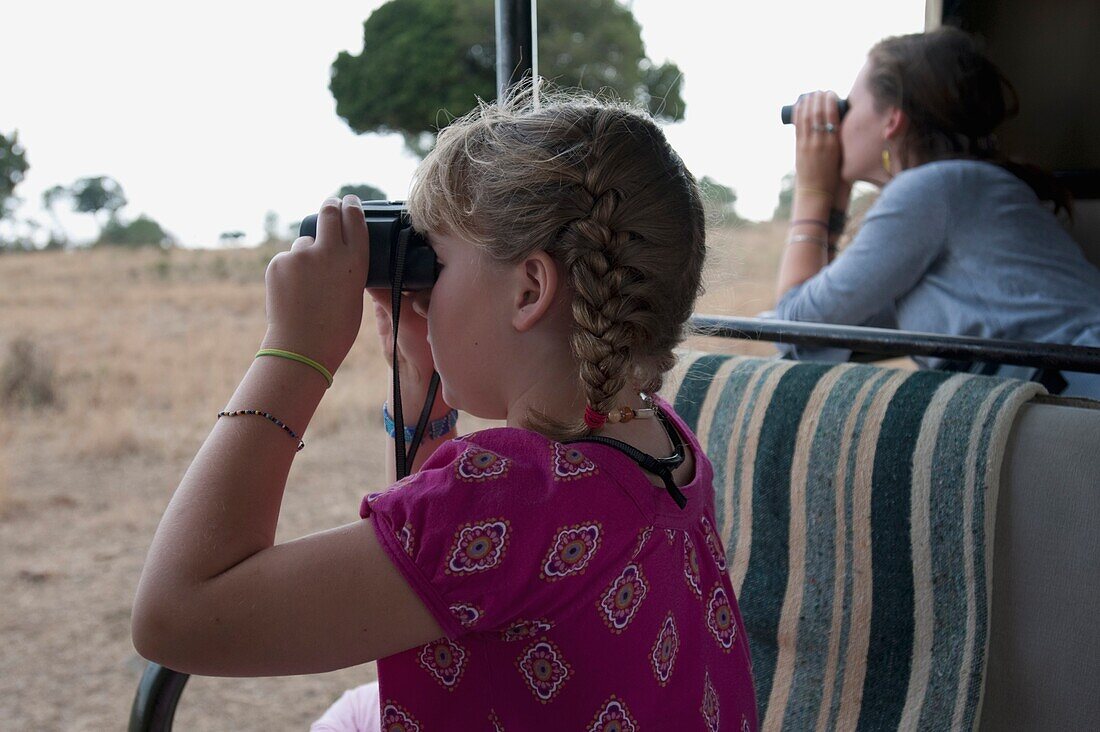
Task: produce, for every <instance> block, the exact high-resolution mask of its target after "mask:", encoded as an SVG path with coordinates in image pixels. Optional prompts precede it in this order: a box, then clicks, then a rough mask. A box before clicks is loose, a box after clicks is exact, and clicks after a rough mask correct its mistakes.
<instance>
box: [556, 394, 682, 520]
mask: <svg viewBox="0 0 1100 732" xmlns="http://www.w3.org/2000/svg"><path fill="white" fill-rule="evenodd" d="M653 414H654V415H656V417H657V419H658V420H660V422H661V426H662V427H664V428H665V432H666V433H667V434H668V439H669V440H670V441H671V442H672V446H673V448H674V449H675V452H673V453H672V454H671V455H669V456H668V457H663V458H655V457H653V456H652V455H647V454H646V453H644V452H642V451H641V450H639V449H637V448H636V447H634V446H632V445H628V444H626V443H625V442H621V441H620V440H614V439H612V438H610V437H600V436H593V437H583V438H581V439H578V440H567V441H565V442H564V443H562V444H566V445H568V444H571V443H574V442H598V443H600V444H601V445H608V446H609V447H613V448H615V449H616V450H619V451H620V452H622V453H624V454H625V455H626V456H627V457H629V458H630V459H631V460H633V461H634V462H636V463H638V465H639V466H641V468H642V469H643V470H647V471H649V472H650V473H653V474H654V475H656V476H658V477H660V479H661V480H663V481H664V483H665V490H666V491H668V495H669V496H671V497H672V500H673V501H675V502H676V505H677V506H679V507H680V508H681V509H683V508H686V507H687V496H685V495H684V494H683V492H681V491H680V489H679V488H678V487H677V486H676V483H675V481H673V480H672V471H673V470H675V469H676V468H678V467H680V466H681V465H683V463H684V457H685V452H684V441H683V439H682V438H681V437H680V432H679V431H678V430H677V429H676V425H674V424H672V422H671V421H670V420H669V419H668V417H666V416H665V414H664V412H662V411H661V409H660V407H658V406H656V405H654V407H653Z"/></svg>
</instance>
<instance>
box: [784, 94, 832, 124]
mask: <svg viewBox="0 0 1100 732" xmlns="http://www.w3.org/2000/svg"><path fill="white" fill-rule="evenodd" d="M801 98H802V97H799V99H801ZM796 104H797V102H796ZM836 110H837V112H839V113H840V119H844V115H846V114H848V100H847V99H840V100H838V101H837V103H836ZM793 115H794V104H788V105H787V106H786V107H783V108H782V109H780V110H779V118H780V119H781V120H783V124H785V125H789V124H791V122H792V119H791V118H792V116H793Z"/></svg>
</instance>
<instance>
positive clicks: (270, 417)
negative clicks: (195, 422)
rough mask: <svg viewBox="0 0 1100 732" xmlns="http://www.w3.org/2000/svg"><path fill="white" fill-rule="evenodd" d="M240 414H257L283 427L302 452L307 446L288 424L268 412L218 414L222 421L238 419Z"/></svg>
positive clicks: (255, 410)
mask: <svg viewBox="0 0 1100 732" xmlns="http://www.w3.org/2000/svg"><path fill="white" fill-rule="evenodd" d="M240 414H255V415H257V416H260V417H263V418H264V419H269V420H271V421H272V422H274V423H275V424H277V425H279V426H280V427H282V428H283V430H285V431H286V433H287V434H288V435H290V436H291V437H293V438H294V439H295V440H297V441H298V449H299V450H301V449H302V448H303V447H305V446H306V443H305V442H303V441H302V438H300V437H299V436H298V434H297V433H296V432H295V431H294V430H292V429H290V428H289V427H287V426H286V424H285V423H284V422H283V421H282V420H281V419H279V418H278V417H276V416H274V415H271V414H268V413H267V412H261V411H259V410H257V409H237V410H235V411H232V412H218V419H221V418H222V417H236V416H237V415H240Z"/></svg>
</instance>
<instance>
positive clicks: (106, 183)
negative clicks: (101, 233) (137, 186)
mask: <svg viewBox="0 0 1100 732" xmlns="http://www.w3.org/2000/svg"><path fill="white" fill-rule="evenodd" d="M69 193H70V194H71V195H72V198H73V208H75V209H76V211H77V212H78V213H89V214H91V215H92V216H93V217H94V218H95V219H96V223H99V224H100V229H101V230H103V229H104V228H105V224H103V223H100V222H99V216H98V214H99V212H100V211H106V212H107V219H108V221H110V220H113V219H114V218H115V216H116V215H117V214H118V210H119V209H120V208H122V207H123V206H125V205H126V196H125V194H123V192H122V186H120V185H119V184H118V181H116V180H115V179H114V178H109V177H107V176H105V175H99V176H95V177H91V178H80V179H79V180H77V181H76V182H75V183H73V185H72V188H70V189H69Z"/></svg>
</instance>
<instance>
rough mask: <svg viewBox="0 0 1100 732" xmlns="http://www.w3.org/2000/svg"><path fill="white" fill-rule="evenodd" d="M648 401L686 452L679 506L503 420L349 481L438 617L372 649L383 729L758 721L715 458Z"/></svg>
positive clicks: (598, 452)
mask: <svg viewBox="0 0 1100 732" xmlns="http://www.w3.org/2000/svg"><path fill="white" fill-rule="evenodd" d="M657 401H658V404H659V406H661V407H662V408H663V409H664V411H665V413H666V414H668V415H669V416H670V417H671V418H672V421H673V423H674V424H675V425H676V427H678V428H679V430H680V432H681V434H682V435H683V437H684V439H685V443H686V444H687V445H690V447H691V449H692V452H693V454H694V456H695V459H696V470H695V478H694V480H693V481H692V482H691V483H689V484H688V485H686V486H683V487H682V490H683V493H684V495H686V496H687V498H688V504H687V507H686V508H685V509H684V510H681V509H680V508H678V507H677V506H676V504H675V503H674V502H673V500H672V498H671V497H669V495H668V493H667V492H666V491H665V489H664V488H659V487H657V486H655V485H653V484H652V483H651V482H650V481H649V480H648V479H647V477H646V475H645V473H643V472H642V470H641V468H640V467H638V465H637V464H636V463H635V462H634V461H632V460H631V459H630V458H629V457H627V456H626V455H624V454H623V453H622V452H620V451H618V450H616V449H615V448H613V447H609V446H606V445H602V444H598V443H577V444H572V445H562V444H561V443H557V442H553V441H551V440H549V439H548V438H546V437H544V436H542V435H540V434H538V433H536V432H532V431H529V430H523V429H518V428H514V427H501V428H496V429H488V430H483V431H481V432H475V433H473V434H470V435H465V436H463V437H458V438H456V439H454V440H451V441H449V442H447V443H445V444H443V445H441V446H440V447H439V448H438V449H437V450H436V452H435V454H433V455H432V456H431V457H430V458H429V459H428V460H427V461H426V462H425V463H424V466H423V468H422V469H421V471H420V472H418V473H416V474H414V475H411V476H409V477H407V478H405V479H403V480H401V481H398V482H397V483H396V484H394V485H393V487H391V488H389V489H388V490H386V491H384V492H381V493H374V494H371V495H368V496H367V497H366V498H364V499H363V503H362V506H361V508H360V515H361V516H362V517H363V518H369V519H370V521H371V524H372V525H373V526H374V529H375V531H376V532H377V534H378V537H379V541H380V542H381V543H382V545H383V546H384V547H385V549H386V551H387V553H388V554H389V556H390V558H391V559H392V560H393V562H394V564H395V565H396V566H397V567H398V568H399V569H400V570H401V572H402V574H404V576H405V578H406V579H407V580H408V582H409V584H410V586H411V587H412V588H413V589H414V591H415V592H416V593H417V594H418V595H419V596H420V598H421V600H423V602H424V604H425V605H426V606H427V607H428V609H429V610H430V611H431V612H432V614H433V615H434V616H435V618H436V620H437V621H438V623H439V625H440V626H441V627H442V628H443V630H444V632H445V633H446V637H444V638H440V639H439V640H437V641H434V642H432V643H429V644H427V645H425V646H422V647H420V648H412V649H409V650H407V651H404V652H402V653H397V654H394V655H392V656H389V657H386V658H383V659H380V660H379V661H378V677H379V686H380V689H381V693H380V698H381V705H382V720H383V724H382V729H383V730H387V731H390V730H404V731H405V732H434V731H435V730H493V731H495V730H509V731H514V730H526V731H537V730H555V731H557V730H599V731H603V730H619V731H621V732H637V731H638V730H655V729H676V730H701V731H708V730H709V731H711V732H713V731H715V730H719V729H721V730H736V731H737V732H749V731H751V730H756V729H757V719H756V704H755V697H754V693H753V682H752V673H751V667H750V660H749V649H748V645H747V643H746V636H745V629H744V626H743V624H742V621H741V614H740V611H739V610H738V607H737V600H736V598H735V597H734V593H733V588H732V587H731V585H730V581H729V576H728V575H727V573H726V571H725V569H726V559H725V550H724V548H723V547H722V542H721V540H720V538H719V536H718V534H717V532H716V531H715V518H714V491H713V487H712V485H711V481H712V478H713V469H712V466H711V464H710V461H709V460H707V458H706V456H705V455H704V454H703V451H702V450H701V449H700V448H699V443H698V441H697V440H696V438H695V435H693V434H692V433H691V431H690V430H689V429H688V428H687V426H686V425H685V424H684V422H683V421H682V420H681V419H680V417H679V416H678V415H676V414H675V412H673V411H672V409H671V407H670V406H669V405H668V404H667V402H664V401H663V400H660V399H658V400H657ZM616 723H617V726H616Z"/></svg>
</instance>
